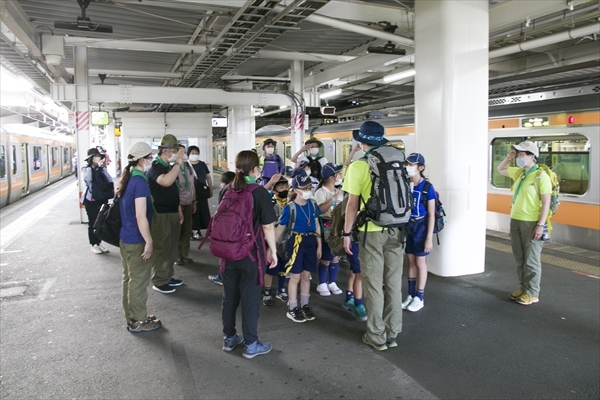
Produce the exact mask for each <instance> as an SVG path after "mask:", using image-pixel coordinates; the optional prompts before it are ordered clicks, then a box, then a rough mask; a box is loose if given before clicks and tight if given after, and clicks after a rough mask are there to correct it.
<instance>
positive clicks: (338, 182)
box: [335, 178, 343, 186]
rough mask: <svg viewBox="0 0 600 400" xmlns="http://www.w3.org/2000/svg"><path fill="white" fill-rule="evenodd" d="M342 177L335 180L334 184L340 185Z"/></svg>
mask: <svg viewBox="0 0 600 400" xmlns="http://www.w3.org/2000/svg"><path fill="white" fill-rule="evenodd" d="M342 181H343V179H341V178H340V179H338V180H337V181H335V186H340V185H341V184H342Z"/></svg>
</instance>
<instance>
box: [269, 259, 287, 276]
mask: <svg viewBox="0 0 600 400" xmlns="http://www.w3.org/2000/svg"><path fill="white" fill-rule="evenodd" d="M285 262H286V260H282V259H280V258H278V259H277V265H276V266H275V268H269V266H268V265H267V266H266V267H265V270H266V271H265V273H266V274H267V275H271V276H277V275H278V274H279V271H283V270H284V268H285Z"/></svg>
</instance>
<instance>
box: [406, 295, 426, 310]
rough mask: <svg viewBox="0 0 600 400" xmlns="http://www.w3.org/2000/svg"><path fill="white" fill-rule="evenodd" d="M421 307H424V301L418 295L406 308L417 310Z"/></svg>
mask: <svg viewBox="0 0 600 400" xmlns="http://www.w3.org/2000/svg"><path fill="white" fill-rule="evenodd" d="M423 307H425V302H424V301H423V300H421V299H420V298H419V297H414V298H413V300H412V301H411V302H410V304H409V305H408V307H406V309H407V310H408V311H411V312H417V311H419V310H420V309H421V308H423Z"/></svg>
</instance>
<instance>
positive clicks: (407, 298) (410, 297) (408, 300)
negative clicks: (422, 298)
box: [402, 294, 413, 310]
mask: <svg viewBox="0 0 600 400" xmlns="http://www.w3.org/2000/svg"><path fill="white" fill-rule="evenodd" d="M411 301H413V297H412V296H411V295H410V294H409V295H408V296H406V300H404V301H403V302H402V309H403V310H406V307H408V305H409V304H410V303H411Z"/></svg>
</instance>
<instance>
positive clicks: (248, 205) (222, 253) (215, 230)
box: [198, 183, 266, 285]
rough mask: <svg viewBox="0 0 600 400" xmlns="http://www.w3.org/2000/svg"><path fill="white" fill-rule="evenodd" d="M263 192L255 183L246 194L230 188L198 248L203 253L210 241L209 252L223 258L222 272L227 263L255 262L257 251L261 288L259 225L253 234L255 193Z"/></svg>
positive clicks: (261, 240) (250, 185)
mask: <svg viewBox="0 0 600 400" xmlns="http://www.w3.org/2000/svg"><path fill="white" fill-rule="evenodd" d="M257 188H262V186H260V185H257V184H255V183H251V184H248V185H247V187H246V189H244V190H235V189H232V188H231V185H229V186H227V191H226V192H225V195H224V196H223V198H222V199H221V202H220V203H219V207H218V208H217V212H216V213H215V215H213V217H212V218H211V219H210V223H209V225H208V229H207V231H206V236H205V238H204V240H203V241H202V243H200V245H199V246H198V249H201V248H202V246H203V245H204V242H206V240H207V239H210V243H209V249H210V252H211V253H212V254H213V255H214V256H215V257H219V258H221V272H223V271H224V269H225V261H229V260H231V261H236V260H241V259H243V258H245V257H250V259H251V260H252V261H256V259H255V258H254V255H253V253H254V250H257V251H256V254H257V256H258V276H259V281H260V284H261V285H262V279H263V274H262V265H261V260H260V251H258V248H257V245H256V237H257V236H259V240H260V243H262V245H263V254H266V251H265V248H264V242H265V240H264V234H263V231H262V229H261V227H260V225H259V227H258V231H257V232H255V231H254V200H253V198H252V191H253V190H255V189H257Z"/></svg>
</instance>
